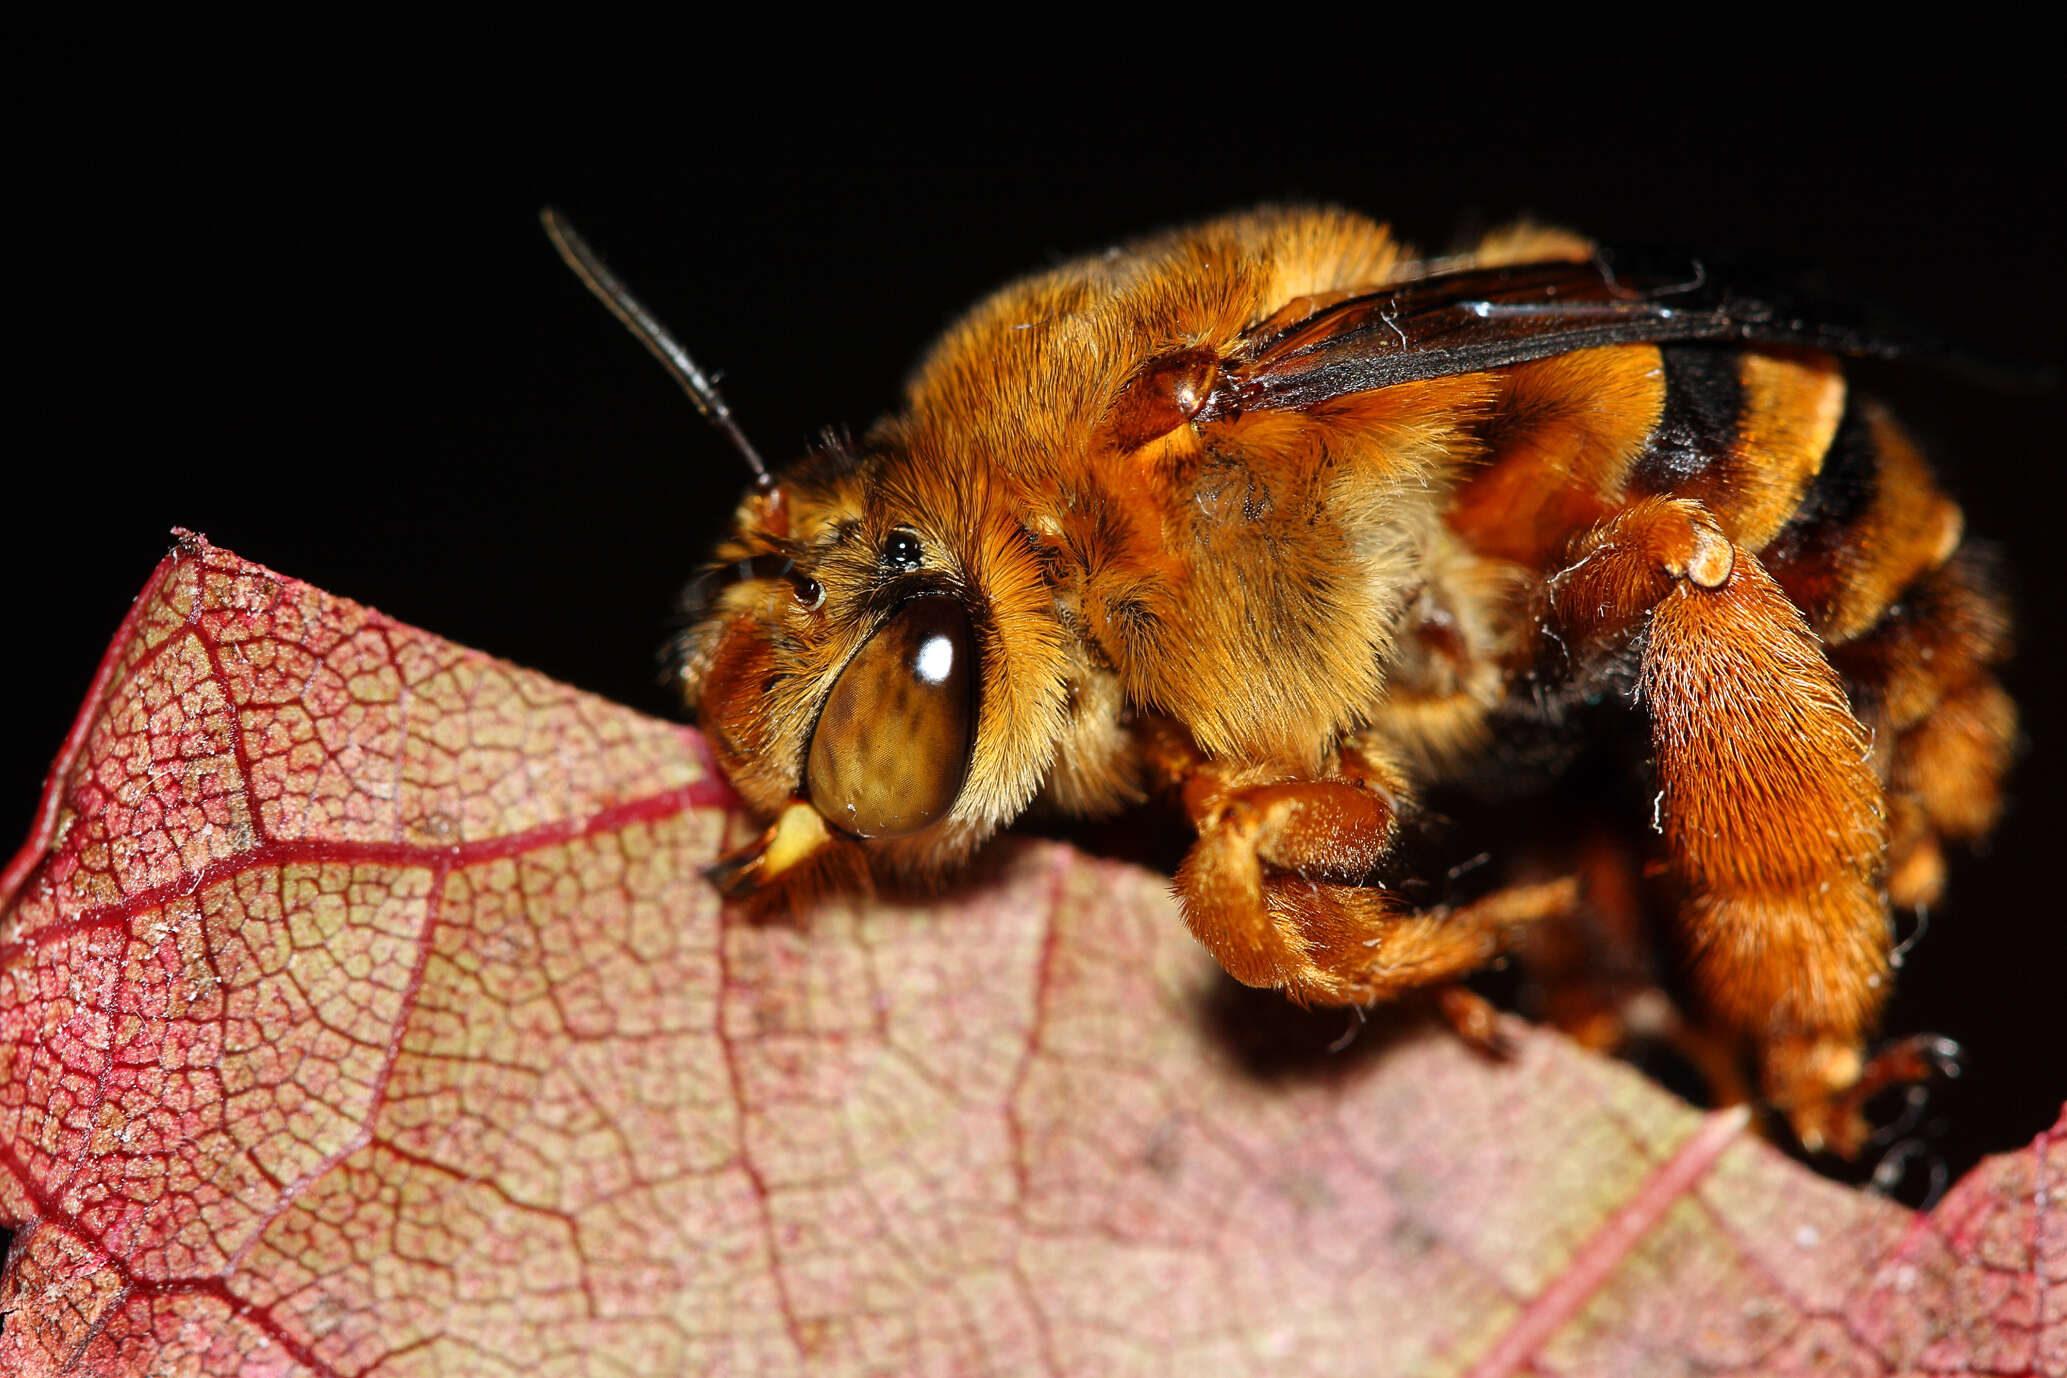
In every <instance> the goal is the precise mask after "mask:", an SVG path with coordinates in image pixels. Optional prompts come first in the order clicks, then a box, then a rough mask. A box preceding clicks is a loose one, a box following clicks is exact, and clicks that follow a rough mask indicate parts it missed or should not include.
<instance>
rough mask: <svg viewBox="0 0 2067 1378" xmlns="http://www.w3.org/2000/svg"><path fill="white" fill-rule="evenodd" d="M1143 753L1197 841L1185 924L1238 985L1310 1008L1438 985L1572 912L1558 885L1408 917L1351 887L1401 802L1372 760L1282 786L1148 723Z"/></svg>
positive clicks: (1342, 758)
mask: <svg viewBox="0 0 2067 1378" xmlns="http://www.w3.org/2000/svg"><path fill="white" fill-rule="evenodd" d="M1144 746H1145V755H1146V757H1147V759H1148V764H1149V766H1150V769H1151V771H1152V773H1153V774H1155V775H1156V776H1158V777H1159V778H1160V779H1161V780H1162V781H1163V783H1165V784H1166V785H1167V786H1168V787H1170V789H1171V790H1172V792H1173V793H1175V794H1177V795H1178V797H1179V798H1180V799H1181V800H1182V802H1183V804H1184V807H1185V811H1186V812H1187V813H1188V814H1189V815H1190V816H1191V819H1192V822H1193V824H1194V826H1196V827H1197V828H1198V830H1199V840H1198V842H1197V843H1196V844H1195V845H1194V846H1193V847H1192V849H1191V852H1190V853H1189V854H1188V855H1187V856H1186V857H1185V860H1184V864H1183V865H1182V866H1181V867H1179V868H1178V871H1177V895H1178V899H1179V901H1180V902H1181V904H1182V905H1183V908H1184V918H1185V922H1186V924H1188V925H1189V926H1190V928H1191V931H1192V933H1193V935H1194V936H1196V937H1197V938H1198V940H1199V941H1200V942H1201V943H1203V944H1204V945H1205V947H1206V949H1207V950H1208V951H1210V952H1211V953H1212V954H1213V955H1214V957H1216V958H1218V959H1219V961H1220V964H1221V965H1222V966H1223V967H1225V968H1226V969H1227V971H1228V974H1229V975H1231V976H1233V977H1234V978H1235V979H1236V980H1238V981H1241V982H1243V983H1244V984H1246V985H1252V986H1264V987H1269V988H1274V989H1279V990H1283V991H1284V992H1285V993H1286V994H1287V995H1289V996H1291V997H1292V998H1293V999H1295V1000H1298V1001H1300V1002H1302V1003H1305V1004H1313V1005H1361V1004H1370V1003H1373V1002H1375V1001H1379V1000H1385V999H1389V998H1392V997H1394V996H1397V995H1399V994H1401V993H1403V992H1405V991H1408V990H1412V989H1419V988H1424V987H1430V986H1436V987H1440V986H1445V985H1448V984H1450V983H1453V982H1455V981H1457V980H1459V979H1461V978H1462V977H1464V976H1467V975H1469V974H1470V973H1471V972H1473V971H1475V970H1477V969H1478V968H1480V967H1482V966H1484V965H1485V964H1486V963H1487V962H1489V961H1491V960H1492V959H1493V958H1494V957H1496V956H1498V955H1499V954H1500V953H1501V952H1502V951H1503V950H1504V949H1505V948H1506V947H1507V945H1508V942H1509V938H1510V935H1511V934H1512V933H1513V932H1514V930H1515V929H1517V928H1519V927H1522V926H1524V925H1527V924H1531V923H1536V922H1538V921H1541V920H1543V919H1547V918H1552V917H1556V916H1560V915H1564V914H1567V913H1569V912H1570V911H1571V909H1572V906H1573V904H1574V903H1575V902H1576V899H1577V893H1578V891H1577V885H1576V883H1575V882H1573V881H1570V880H1560V881H1553V882H1550V883H1547V884H1539V885H1521V886H1515V887H1512V888H1510V889H1507V890H1502V891H1499V892H1498V893H1496V894H1493V895H1489V896H1487V897H1486V898H1484V899H1482V900H1479V901H1478V902H1476V903H1474V904H1471V905H1467V906H1465V907H1462V908H1459V909H1455V910H1428V911H1415V910H1413V909H1410V908H1407V907H1406V906H1403V905H1402V904H1401V903H1400V902H1399V900H1398V898H1397V897H1396V896H1394V895H1393V894H1392V893H1390V892H1389V891H1387V890H1385V889H1383V888H1382V887H1379V886H1375V885H1370V884H1365V883H1363V882H1364V881H1365V880H1366V878H1367V877H1368V876H1369V875H1370V873H1371V871H1372V870H1373V869H1375V868H1376V867H1377V866H1378V864H1379V863H1380V862H1381V861H1383V860H1384V858H1385V856H1386V854H1387V852H1388V851H1390V849H1391V846H1392V842H1393V837H1394V833H1395V832H1396V829H1397V820H1396V809H1397V807H1398V801H1399V800H1400V799H1401V798H1402V797H1404V794H1405V789H1404V781H1403V780H1401V779H1400V777H1399V776H1398V774H1397V772H1396V771H1395V770H1394V769H1393V768H1392V767H1391V766H1390V765H1389V763H1388V762H1387V761H1386V760H1385V759H1384V758H1383V757H1382V756H1380V755H1378V754H1376V753H1375V752H1371V751H1366V750H1360V749H1358V748H1355V747H1352V748H1349V749H1346V750H1345V751H1343V752H1342V753H1340V754H1339V755H1338V757H1337V759H1336V761H1335V763H1334V764H1335V774H1334V775H1333V776H1331V777H1330V778H1326V779H1292V780H1287V779H1283V778H1272V777H1271V776H1269V775H1268V774H1265V773H1263V772H1260V771H1257V770H1255V769H1252V768H1244V767H1230V766H1227V765H1224V764H1222V763H1219V762H1214V761H1210V760H1207V759H1205V758H1204V757H1203V756H1202V755H1201V754H1200V753H1199V752H1198V751H1197V749H1196V748H1195V747H1193V746H1192V745H1191V743H1190V741H1189V739H1188V738H1187V737H1185V736H1184V734H1183V732H1182V730H1181V729H1179V728H1177V727H1175V726H1174V725H1171V724H1167V723H1162V724H1154V725H1151V726H1150V728H1149V729H1148V730H1147V732H1146V733H1145V734H1144ZM1441 1008H1442V1010H1443V1012H1444V1013H1445V1015H1447V1016H1448V1017H1449V1018H1450V1019H1451V1020H1452V1022H1453V1023H1455V1024H1457V1025H1458V1027H1459V1031H1460V1032H1462V1033H1464V1034H1465V1036H1466V1037H1467V1038H1470V1039H1472V1040H1473V1041H1474V1042H1479V1043H1491V1042H1492V1041H1493V1032H1492V1030H1491V1027H1490V1024H1489V1023H1488V1021H1487V1019H1486V1014H1485V1010H1484V1007H1483V1005H1481V1004H1478V1003H1476V1002H1473V1001H1471V1000H1469V999H1464V998H1455V999H1446V1000H1444V1001H1443V1002H1442V1004H1441ZM1482 1026H1483V1027H1482Z"/></svg>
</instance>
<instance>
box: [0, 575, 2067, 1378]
mask: <svg viewBox="0 0 2067 1378" xmlns="http://www.w3.org/2000/svg"><path fill="white" fill-rule="evenodd" d="M729 799H730V795H729V793H728V792H727V791H726V790H725V788H724V787H723V785H722V784H721V783H720V782H719V781H717V780H716V779H715V778H713V777H712V775H711V774H710V771H709V767H708V765H707V760H706V757H705V755H704V753H703V751H702V749H701V745H700V743H699V741H698V739H697V738H696V736H695V735H694V734H693V733H691V732H689V731H687V730H686V729H682V728H677V727H672V726H669V725H666V724H663V723H659V722H654V721H651V720H648V719H645V718H642V717H640V716H638V715H636V714H634V713H631V712H629V711H627V710H625V709H622V708H618V707H614V706H612V705H610V704H607V703H603V702H601V701H598V700H596V699H593V698H590V697H588V696H586V695H583V694H579V693H576V692H575V691H573V690H570V689H567V688H564V687H562V686H559V685H556V684H553V683H550V682H549V681H546V680H545V679H543V678H541V677H540V676H538V675H535V674H532V673H530V672H527V671H524V670H520V669H515V668H513V667H511V666H508V665H504V664H501V663H499V662H496V661H493V660H490V659H488V658H486V657H484V656H481V655H478V654H475V653H472V652H468V651H464V650H460V649H458V648H456V647H453V646H450V645H448V644H446V643H444V642H441V641H439V640H437V639H436V638H434V637H431V636H428V635H426V634H424V633H422V632H419V631H416V630H413V629H411V628H408V627H403V626H398V625H396V624H395V623H393V622H391V621H389V620H388V619H386V618H384V617H382V616H380V615H379V614H378V613H374V612H371V611H369V610H367V609H364V608H361V607H358V606H356V605H354V604H351V603H347V602H345V601H343V600H341V599H337V598H333V597H331V596H329V595H327V594H324V593H320V592H318V591H316V590H314V589H311V588H309V587H307V586H306V585H303V584H299V583H296V582H294V581H292V580H288V579H282V578H280V577H278V576H275V575H272V574H270V573H268V572H267V571H265V570H262V569H259V568H257V567H255V566H252V565H249V564H246V563H244V562H243V561H240V560H238V559H237V558H236V557H234V556H232V555H229V554H227V553H225V552H223V551H219V550H215V549H212V548H210V547H209V546H207V545H206V544H205V543H203V542H201V541H199V540H187V541H185V542H183V544H182V545H181V547H180V549H179V550H178V551H177V552H176V553H175V554H174V555H173V556H172V557H171V558H169V559H168V560H167V561H166V563H165V564H164V565H163V566H162V567H161V568H160V569H159V571H158V573H157V574H156V575H155V576H154V577H153V579H152V581H151V583H150V585H149V586H148V587H147V588H146V589H145V591H144V593H143V596H142V597H141V598H139V600H138V602H137V605H136V607H135V610H134V611H133V612H132V613H131V615H130V618H129V620H128V622H127V623H126V624H125V625H124V627H123V628H122V631H121V632H120V633H119V634H118V636H117V637H116V640H115V644H114V646H113V648H112V649H111V650H110V652H109V656H108V659H107V661H106V663H105V664H104V666H103V668H102V672H101V674H100V676H99V678H98V679H97V681H96V683H95V686H94V689H93V692H92V695H91V697H90V698H89V701H88V703H87V705H86V707H85V710H84V712H83V713H82V715H81V718H80V721H79V725H78V727H77V728H76V729H75V730H74V731H73V733H72V735H71V737H70V738H69V739H68V740H67V742H66V744H65V748H64V751H63V754H62V755H61V756H60V758H59V760H58V763H57V766H56V768H55V770H54V771H53V774H52V780H51V786H50V791H49V795H48V798H47V799H46V801H45V807H44V811H43V814H42V816H41V821H40V825H39V827H38V830H37V834H36V836H35V837H33V838H32V839H31V840H30V843H29V846H28V847H27V848H26V849H25V850H24V851H23V853H22V855H21V856H20V858H19V859H18V860H17V861H16V862H15V864H14V865H13V866H12V867H11V868H10V869H9V870H8V872H7V874H6V876H5V879H4V893H5V895H6V897H7V898H8V906H9V907H8V909H7V912H6V916H5V919H4V923H0V969H4V981H0V1168H4V1171H0V1217H4V1218H5V1219H6V1220H8V1221H11V1222H13V1223H15V1224H17V1225H18V1226H19V1232H18V1233H17V1235H16V1237H15V1242H14V1248H13V1252H12V1254H11V1256H10V1258H9V1260H8V1263H7V1269H6V1273H5V1277H4V1279H0V1306H4V1307H5V1308H6V1309H7V1310H8V1312H9V1313H10V1314H9V1315H8V1316H7V1320H6V1328H5V1332H4V1334H0V1370H4V1371H6V1372H20V1373H27V1374H45V1373H93V1374H103V1373H106V1374H114V1373H146V1372H148V1373H153V1374H176V1373H207V1374H222V1373H253V1374H256V1373H269V1374H270V1373H315V1374H359V1373H364V1372H367V1371H368V1370H371V1369H374V1368H375V1367H376V1366H378V1371H379V1372H380V1373H382V1374H384V1375H392V1374H402V1373H431V1372H452V1373H461V1372H465V1373H480V1372H510V1373H516V1372H525V1373H530V1372H552V1373H569V1374H582V1373H604V1372H609V1373H625V1372H631V1373H676V1372H687V1371H704V1370H716V1371H724V1372H738V1373H760V1372H777V1373H780V1372H794V1371H797V1370H799V1369H801V1368H804V1367H807V1366H808V1367H809V1368H810V1369H811V1371H812V1372H814V1373H847V1372H854V1373H863V1372H871V1373H874V1372H881V1373H943V1374H950V1373H951V1374H973V1373H1022V1372H1028V1371H1049V1372H1057V1373H1093V1372H1096V1373H1114V1372H1124V1371H1140V1372H1149V1371H1181V1372H1187V1373H1223V1372H1224V1373H1261V1372H1269V1373H1271V1374H1299V1373H1345V1372H1358V1373H1384V1374H1408V1373H1424V1372H1425V1373H1453V1372H1469V1373H1474V1374H1492V1373H1537V1374H1564V1373H1571V1374H1608V1373H1643V1374H1652V1373H1671V1372H1690V1371H1698V1372H1703V1373H1709V1372H1721V1373H1730V1372H1742V1373H1796V1372H1802V1373H1807V1372H1817V1373H1821V1372H1832V1371H1836V1372H1857V1373H1883V1372H1909V1371H1915V1372H1931V1373H1944V1372H1995V1373H2011V1372H2022V1371H2025V1370H2027V1369H2030V1368H2032V1367H2034V1366H2035V1367H2037V1368H2039V1369H2041V1370H2042V1371H2044V1372H2047V1373H2055V1374H2058V1373H2062V1372H2067V1325H2063V1318H2067V1211H2063V1209H2062V1208H2061V1206H2060V1205H2059V1201H2060V1199H2061V1193H2062V1191H2063V1186H2062V1179H2063V1177H2067V1140H2063V1136H2067V1122H2063V1125H2062V1127H2061V1128H2060V1129H2058V1130H2056V1131H2054V1133H2053V1134H2052V1135H2049V1136H2046V1137H2044V1138H2041V1139H2040V1141H2039V1142H2038V1143H2037V1144H2036V1145H2034V1146H2033V1148H2032V1149H2030V1150H2028V1151H2026V1152H2023V1153H2019V1154H2016V1155H2013V1156H2008V1157H2004V1158H2000V1159H1996V1160H1992V1161H1991V1162H1989V1163H1987V1164H1984V1165H1983V1166H1982V1167H1981V1168H1980V1169H1979V1170H1977V1171H1976V1172H1975V1173H1974V1174H1973V1175H1972V1176H1970V1177H1969V1178H1968V1179H1967V1180H1966V1181H1965V1182H1963V1183H1961V1184H1960V1185H1959V1186H1958V1187H1957V1188H1956V1189H1955V1190H1954V1192H1953V1193H1952V1195H1951V1196H1949V1197H1948V1198H1947V1199H1946V1201H1945V1203H1944V1204H1943V1205H1941V1206H1940V1207H1939V1208H1938V1209H1937V1211H1936V1212H1934V1213H1933V1214H1932V1215H1930V1216H1929V1217H1916V1216H1912V1215H1910V1214H1909V1213H1908V1212H1905V1211H1903V1210H1901V1209H1900V1208H1898V1207H1896V1206H1893V1205H1890V1204H1888V1203H1886V1202H1883V1201H1879V1200H1875V1199H1872V1198H1869V1197H1865V1196H1861V1195H1859V1194H1857V1193H1854V1192H1851V1191H1849V1190H1846V1189H1843V1188H1840V1187H1837V1186H1835V1185H1832V1184H1830V1183H1828V1182H1825V1181H1822V1180H1820V1179H1818V1178H1816V1177H1814V1176H1811V1175H1810V1174H1808V1173H1806V1172H1805V1171H1803V1170H1802V1169H1800V1168H1798V1167H1796V1166H1795V1165H1793V1164H1792V1163H1790V1162H1788V1161H1787V1160H1786V1159H1784V1158H1782V1157H1781V1156H1780V1155H1778V1154H1776V1153H1774V1152H1772V1151H1771V1150H1770V1149H1768V1148H1767V1147H1766V1146H1765V1145H1764V1144H1762V1143H1760V1142H1759V1141H1757V1140H1756V1139H1755V1138H1752V1137H1749V1136H1748V1135H1747V1134H1746V1132H1745V1130H1744V1122H1743V1120H1742V1118H1741V1117H1740V1116H1737V1115H1732V1114H1719V1115H1710V1116H1706V1117H1704V1116H1701V1115H1699V1114H1697V1113H1695V1112H1694V1111H1691V1110H1689V1109H1687V1108H1686V1107H1685V1106H1683V1105H1681V1104H1680V1103H1679V1102H1677V1101H1675V1100H1673V1099H1672V1098H1671V1097H1669V1096H1667V1095H1666V1094H1665V1093H1663V1092H1662V1091H1660V1090H1658V1089H1657V1088H1656V1087H1654V1086H1652V1085H1650V1084H1649V1083H1648V1082H1646V1081H1644V1080H1643V1079H1642V1078H1641V1077H1639V1076H1637V1075H1636V1074H1635V1073H1633V1072H1631V1071H1629V1070H1627V1069H1625V1068H1623V1067H1621V1066H1619V1065H1617V1064H1614V1063H1609V1062H1604V1061H1600V1060H1597V1059H1595V1058H1592V1057H1589V1056H1586V1055H1583V1054H1581V1053H1578V1052H1576V1051H1574V1050H1573V1049H1572V1048H1571V1047H1569V1046H1568V1045H1567V1044H1565V1043H1564V1042H1562V1041H1561V1040H1559V1039H1557V1038H1555V1037H1553V1036H1551V1035H1548V1034H1543V1033H1538V1032H1530V1031H1523V1032H1521V1033H1520V1035H1519V1042H1520V1053H1519V1055H1518V1057H1517V1058H1516V1059H1515V1060H1514V1061H1513V1062H1511V1063H1509V1064H1506V1065H1494V1064H1491V1063H1489V1062H1486V1061H1484V1060H1482V1059H1480V1058H1478V1057H1476V1056H1474V1055H1472V1054H1470V1053H1469V1052H1467V1051H1465V1050H1464V1049H1463V1048H1461V1047H1460V1046H1458V1045H1457V1043H1456V1042H1455V1041H1454V1040H1452V1039H1450V1038H1448V1037H1446V1036H1438V1035H1435V1034H1432V1033H1424V1032H1421V1031H1419V1030H1418V1029H1417V1028H1416V1027H1414V1026H1411V1025H1406V1024H1390V1025H1387V1026H1385V1027H1387V1028H1388V1029H1390V1030H1392V1032H1391V1034H1389V1035H1388V1036H1386V1037H1384V1038H1380V1037H1379V1036H1378V1035H1376V1034H1374V1035H1372V1036H1371V1037H1369V1038H1367V1039H1366V1046H1365V1048H1364V1049H1363V1050H1361V1052H1362V1055H1360V1056H1353V1057H1347V1058H1340V1059H1335V1060H1332V1061H1327V1062H1324V1063H1322V1064H1321V1065H1320V1066H1319V1067H1318V1069H1317V1070H1316V1069H1312V1068H1309V1069H1307V1070H1306V1071H1304V1072H1302V1073H1298V1074H1269V1073H1264V1072H1259V1071H1258V1070H1256V1069H1255V1067H1254V1066H1253V1064H1252V1061H1250V1060H1245V1058H1244V1056H1243V1052H1242V1047H1241V1040H1240V1038H1239V1037H1231V1036H1230V1035H1229V1034H1228V1033H1227V1032H1226V1031H1225V1030H1224V1025H1225V1024H1226V1022H1227V1020H1226V1018H1225V1010H1226V1006H1227V1001H1228V995H1227V992H1228V986H1227V984H1226V982H1225V980H1224V978H1222V977H1220V976H1219V975H1218V973H1217V971H1216V970H1215V969H1214V968H1213V966H1212V963H1211V962H1210V961H1209V960H1208V959H1207V958H1206V957H1205V955H1204V954H1203V953H1202V952H1201V951H1200V950H1199V949H1198V948H1197V947H1196V946H1195V945H1193V944H1192V942H1191V941H1190V939H1189V938H1188V937H1187V936H1186V934H1185V932H1184V929H1183V927H1182V925H1181V924H1180V923H1179V922H1178V921H1177V919H1176V917H1175V915H1174V913H1173V912H1172V908H1171V903H1170V901H1169V899H1168V898H1167V893H1166V891H1167V886H1166V883H1165V881H1164V880H1163V879H1162V878H1160V877H1156V876H1151V875H1147V874H1143V873H1140V872H1137V871H1133V870H1130V869H1128V868H1125V867H1121V866H1117V865H1114V864H1111V863H1105V862H1099V861H1093V860H1088V859H1086V858H1084V857H1081V856H1078V855H1075V854H1073V853H1071V852H1069V851H1067V850H1065V849H1062V848H1060V847H1057V846H1053V845H1043V844H1016V845H1009V846H1007V847H1005V848H1003V849H1001V852H1000V855H999V857H998V858H997V860H996V861H995V863H994V864H993V865H991V866H990V867H989V868H987V870H986V873H985V874H984V875H983V876H981V877H980V878H978V879H976V880H974V881H972V882H971V883H970V884H969V885H968V886H966V887H965V888H964V889H963V890H962V891H961V892H959V893H957V894H955V895H953V896H951V897H949V898H948V899H947V900H944V901H942V902H940V903H938V904H935V905H933V906H930V907H911V906H899V905H892V904H869V905H841V904H834V905H830V906H828V907H826V908H825V909H824V910H822V911H820V912H818V913H816V914H814V915H813V917H812V919H811V920H810V922H809V924H808V926H807V927H806V928H805V929H803V930H798V929H792V928H784V927H757V926H754V925H750V924H747V923H744V922H741V921H740V920H739V919H738V918H736V917H735V916H733V915H730V914H725V913H721V912H720V911H719V909H718V906H717V904H716V903H715V899H714V896H713V895H712V894H711V892H710V890H709V889H708V887H707V886H705V885H704V883H703V882H702V881H701V880H700V878H699V877H698V875H697V866H698V864H699V863H700V862H702V861H703V860H705V859H707V858H708V857H710V856H711V855H712V854H713V852H714V851H715V850H716V849H717V848H718V846H719V844H720V841H721V836H722V835H723V834H724V833H725V832H726V830H727V829H728V827H731V828H734V829H735V830H736V827H737V824H736V820H733V819H732V818H731V817H730V816H729V815H728V813H727V811H726V810H727V803H728V801H729ZM1216 1011H1217V1012H1219V1013H1218V1014H1217V1015H1216ZM1372 1043H1382V1044H1383V1046H1382V1047H1375V1048H1374V1047H1371V1046H1369V1045H1370V1044H1372Z"/></svg>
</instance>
